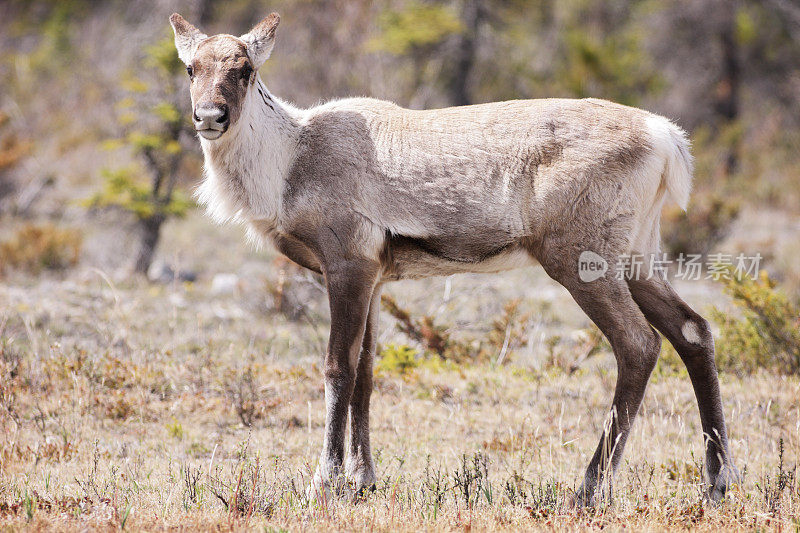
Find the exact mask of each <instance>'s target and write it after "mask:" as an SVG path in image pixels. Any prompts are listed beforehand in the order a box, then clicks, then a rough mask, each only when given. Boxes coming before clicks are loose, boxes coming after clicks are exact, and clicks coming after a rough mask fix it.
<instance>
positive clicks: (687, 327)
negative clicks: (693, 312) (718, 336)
mask: <svg viewBox="0 0 800 533" xmlns="http://www.w3.org/2000/svg"><path fill="white" fill-rule="evenodd" d="M681 333H682V334H683V338H684V339H686V340H687V341H689V342H691V343H692V344H700V331H699V330H698V329H697V324H695V323H694V322H692V321H691V320H687V321H686V322H684V323H683V327H681Z"/></svg>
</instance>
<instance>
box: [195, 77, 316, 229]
mask: <svg viewBox="0 0 800 533" xmlns="http://www.w3.org/2000/svg"><path fill="white" fill-rule="evenodd" d="M301 115H302V111H301V110H299V109H297V108H295V107H293V106H292V105H291V104H288V103H285V102H282V101H280V100H278V99H277V98H275V97H274V96H272V95H271V94H269V92H268V91H267V88H266V87H265V86H264V84H263V82H262V81H261V78H259V77H257V78H256V81H255V83H254V85H253V86H251V87H250V89H249V90H248V91H247V96H246V97H245V100H244V102H243V104H242V111H241V114H240V116H239V119H238V120H237V121H236V123H235V124H233V125H232V126H231V127H230V128H229V129H228V131H227V132H226V133H225V134H224V135H223V136H222V137H221V138H219V139H218V140H214V141H209V140H206V139H202V138H201V139H200V145H201V146H202V148H203V155H204V156H205V179H204V180H203V183H202V184H201V185H200V187H199V188H198V191H197V198H198V200H199V202H200V203H201V204H203V205H205V206H206V209H207V211H208V212H209V214H210V215H211V216H212V217H213V218H214V219H215V220H217V221H218V222H225V221H228V220H235V221H240V222H254V221H260V222H261V223H262V224H263V223H264V222H266V223H268V224H270V225H271V226H276V225H277V224H278V221H279V219H280V215H281V196H282V192H283V185H284V182H285V180H286V175H287V173H288V171H289V167H290V165H291V164H292V162H293V160H294V155H295V150H296V147H297V140H298V137H299V133H300V125H299V121H300V119H301Z"/></svg>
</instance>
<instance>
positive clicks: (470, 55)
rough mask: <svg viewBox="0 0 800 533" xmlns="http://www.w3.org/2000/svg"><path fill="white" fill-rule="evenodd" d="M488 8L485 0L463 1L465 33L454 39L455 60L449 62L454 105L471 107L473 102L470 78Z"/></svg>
mask: <svg viewBox="0 0 800 533" xmlns="http://www.w3.org/2000/svg"><path fill="white" fill-rule="evenodd" d="M487 14H488V8H487V7H486V6H485V5H484V1H483V0H462V1H461V25H462V27H463V31H461V32H459V33H458V34H456V36H455V38H454V39H453V41H454V42H453V44H454V46H453V50H454V54H453V58H452V60H451V61H448V64H449V65H450V68H449V69H447V70H448V71H449V72H448V73H447V74H448V75H447V79H446V88H447V92H448V93H449V99H450V103H451V104H452V105H469V104H471V103H473V102H472V98H471V96H470V91H469V86H468V83H469V78H470V75H471V74H472V71H473V69H474V67H475V61H476V59H477V48H478V30H479V29H480V26H481V24H482V23H483V21H484V20H485V19H486V16H487Z"/></svg>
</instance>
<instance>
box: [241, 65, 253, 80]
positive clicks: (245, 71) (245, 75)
mask: <svg viewBox="0 0 800 533" xmlns="http://www.w3.org/2000/svg"><path fill="white" fill-rule="evenodd" d="M252 73H253V67H251V66H250V63H245V65H244V66H243V67H242V74H241V76H242V79H243V80H247V79H250V74H252Z"/></svg>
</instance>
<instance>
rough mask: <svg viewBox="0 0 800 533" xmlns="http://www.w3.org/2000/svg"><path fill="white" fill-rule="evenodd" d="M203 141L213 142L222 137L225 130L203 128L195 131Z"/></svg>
mask: <svg viewBox="0 0 800 533" xmlns="http://www.w3.org/2000/svg"><path fill="white" fill-rule="evenodd" d="M195 131H197V133H198V134H199V135H200V137H202V138H203V139H207V140H209V141H213V140H215V139H219V138H220V137H222V134H223V133H225V130H215V129H212V128H204V129H202V130H195Z"/></svg>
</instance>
